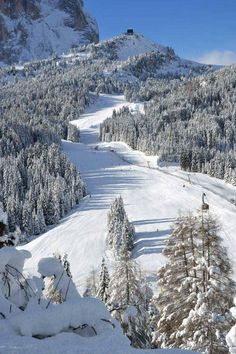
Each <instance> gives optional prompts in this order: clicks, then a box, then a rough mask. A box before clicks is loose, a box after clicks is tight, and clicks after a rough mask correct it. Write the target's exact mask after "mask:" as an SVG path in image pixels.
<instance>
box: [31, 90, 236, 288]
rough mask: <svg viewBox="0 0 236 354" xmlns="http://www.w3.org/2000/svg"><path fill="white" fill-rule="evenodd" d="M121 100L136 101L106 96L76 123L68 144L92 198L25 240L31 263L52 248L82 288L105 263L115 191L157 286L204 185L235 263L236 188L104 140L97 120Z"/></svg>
mask: <svg viewBox="0 0 236 354" xmlns="http://www.w3.org/2000/svg"><path fill="white" fill-rule="evenodd" d="M123 105H132V106H133V104H128V103H127V102H126V101H125V99H124V97H123V96H111V95H101V96H100V98H99V99H98V100H97V101H96V103H95V104H93V105H92V106H91V107H90V108H89V109H88V110H87V111H86V113H85V114H84V115H83V116H81V118H80V119H79V120H77V121H74V122H73V124H75V125H77V126H79V127H80V128H81V141H82V143H71V142H67V141H64V142H63V147H64V150H65V153H66V154H67V155H68V157H69V158H70V160H71V161H72V162H73V163H74V164H75V165H76V166H77V167H78V168H79V170H80V171H81V173H82V176H83V178H84V180H85V181H86V184H87V189H88V193H89V194H91V198H90V197H89V196H88V197H86V198H85V199H84V201H83V202H82V203H81V204H80V205H79V206H78V208H76V209H75V210H73V212H71V213H70V214H69V215H68V216H67V217H66V218H64V219H63V220H62V221H61V222H60V224H59V225H58V226H56V227H55V228H53V229H52V230H50V231H48V232H47V233H46V234H44V235H43V236H41V237H39V238H37V239H35V240H34V241H32V242H30V243H29V244H28V245H26V249H28V250H29V251H30V252H32V254H33V257H32V259H31V260H29V261H28V263H27V266H28V267H29V268H33V269H36V265H37V263H38V261H39V259H40V258H41V257H45V256H49V255H52V253H54V252H60V253H62V254H63V253H67V254H68V259H69V260H70V263H71V268H72V274H73V278H74V281H75V283H76V285H77V287H78V289H79V290H80V292H83V290H84V288H85V283H86V277H87V276H88V274H89V272H90V271H91V270H92V269H97V268H98V267H99V266H100V262H101V259H102V257H103V256H104V253H105V251H106V246H105V239H106V232H107V213H108V210H109V207H110V204H111V202H112V200H113V199H114V197H115V196H117V195H122V197H123V198H124V202H125V208H126V211H127V213H128V216H129V218H130V220H131V221H132V222H133V224H134V226H135V229H136V241H135V248H134V252H133V257H134V258H135V259H136V260H137V261H138V262H140V264H141V266H142V268H143V269H144V271H145V273H146V275H147V279H148V280H149V281H150V282H151V285H152V286H153V288H154V290H155V286H156V272H157V270H158V268H159V267H160V266H161V265H162V264H163V263H164V257H163V255H162V254H161V252H162V250H163V247H164V244H165V240H166V238H167V237H168V236H169V235H170V233H171V226H172V223H173V222H174V220H175V219H176V217H178V215H179V214H181V213H188V212H191V211H194V210H196V209H197V208H199V207H200V205H201V196H202V192H203V191H205V192H206V194H207V202H208V203H209V204H210V210H211V211H212V212H213V213H215V214H216V215H217V217H218V218H219V220H220V222H221V223H222V231H221V235H222V237H223V239H224V243H225V245H226V246H227V247H228V251H229V255H230V257H231V260H232V262H233V261H234V260H235V258H236V247H235V243H236V241H235V240H236V239H235V235H234V234H235V229H236V207H235V206H234V205H233V204H232V203H230V201H229V200H230V199H231V198H232V197H234V194H235V191H236V188H235V187H232V186H230V185H228V184H226V183H224V182H223V181H221V180H217V179H215V178H210V177H208V176H204V175H200V174H197V175H196V174H191V176H190V178H191V181H192V182H193V184H190V183H189V182H187V181H184V179H186V180H188V174H187V173H183V172H181V171H179V170H178V169H176V168H170V167H169V168H166V167H163V168H162V169H158V166H157V157H147V156H145V155H144V154H143V153H140V152H137V151H133V150H131V149H130V148H129V147H127V145H126V144H124V143H119V142H117V143H111V144H108V143H101V142H99V138H98V132H99V124H100V123H101V122H102V121H103V120H104V119H106V118H107V117H109V116H110V115H111V114H112V111H113V109H119V108H120V107H122V106H123ZM133 108H134V107H133ZM136 108H137V107H136ZM139 108H140V109H142V106H140V107H139ZM116 152H117V153H116ZM148 166H149V167H152V168H153V169H152V168H149V167H148ZM202 186H203V187H202ZM108 262H109V257H108ZM110 263H111V264H112V262H110Z"/></svg>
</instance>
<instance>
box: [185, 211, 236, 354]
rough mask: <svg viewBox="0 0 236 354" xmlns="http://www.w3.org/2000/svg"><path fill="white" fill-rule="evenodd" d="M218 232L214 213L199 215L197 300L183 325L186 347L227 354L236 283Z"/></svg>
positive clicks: (212, 353)
mask: <svg viewBox="0 0 236 354" xmlns="http://www.w3.org/2000/svg"><path fill="white" fill-rule="evenodd" d="M218 232H219V226H218V224H217V221H216V219H215V218H214V217H213V216H211V215H210V214H204V213H201V214H199V216H198V237H199V241H200V242H199V244H198V257H197V259H196V271H197V276H198V280H197V282H196V284H197V287H196V290H197V291H196V293H197V302H196V304H195V307H194V308H193V309H192V310H191V311H190V313H189V315H188V317H187V318H186V319H185V320H184V321H183V323H182V325H181V327H180V335H181V337H182V339H183V345H182V347H183V348H189V349H192V350H197V351H201V352H204V353H209V354H227V353H228V348H227V345H226V335H227V333H228V331H229V329H230V327H231V326H232V323H233V322H232V315H231V313H230V307H231V306H232V304H233V295H234V292H235V284H234V282H233V281H232V280H231V278H230V276H231V273H232V270H231V266H230V261H229V258H228V256H227V251H226V249H225V248H224V247H223V246H222V245H221V238H220V236H219V235H218Z"/></svg>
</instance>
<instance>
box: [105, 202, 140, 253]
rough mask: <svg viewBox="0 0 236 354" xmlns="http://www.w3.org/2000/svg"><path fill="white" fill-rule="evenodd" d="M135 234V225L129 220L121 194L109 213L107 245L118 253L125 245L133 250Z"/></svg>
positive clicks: (129, 249)
mask: <svg viewBox="0 0 236 354" xmlns="http://www.w3.org/2000/svg"><path fill="white" fill-rule="evenodd" d="M134 234H135V231H134V227H133V226H132V225H131V224H130V222H129V220H128V217H127V215H126V212H125V208H124V202H123V199H122V197H121V196H120V197H118V198H116V199H115V200H114V202H113V203H112V205H111V209H110V211H109V213H108V235H107V245H108V247H109V248H110V249H112V250H114V251H115V252H116V253H117V254H119V252H120V250H121V249H122V248H123V247H126V248H127V250H128V251H131V250H132V249H133V243H134Z"/></svg>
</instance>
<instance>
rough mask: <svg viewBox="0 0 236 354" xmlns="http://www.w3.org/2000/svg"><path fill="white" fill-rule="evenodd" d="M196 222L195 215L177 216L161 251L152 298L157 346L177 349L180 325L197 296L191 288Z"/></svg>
mask: <svg viewBox="0 0 236 354" xmlns="http://www.w3.org/2000/svg"><path fill="white" fill-rule="evenodd" d="M195 223H196V218H194V217H191V216H189V217H180V218H178V219H177V221H176V223H175V225H174V229H173V232H172V235H171V237H170V238H169V239H168V240H167V242H166V247H165V249H164V251H163V254H164V255H165V256H166V257H167V263H166V265H165V266H163V267H162V268H161V269H160V270H159V272H158V279H159V287H160V294H159V296H158V297H157V298H156V299H154V300H153V303H154V305H156V307H157V308H158V310H159V316H157V320H156V321H157V323H156V330H155V332H154V344H155V345H156V346H162V347H176V348H178V347H179V346H180V345H181V343H182V339H181V338H179V337H178V330H179V326H180V325H181V323H182V321H183V319H184V318H186V317H187V316H188V313H189V311H190V310H191V308H193V306H194V305H195V303H196V295H195V296H193V295H192V291H191V287H193V286H194V282H193V277H195V278H196V277H197V274H196V270H195V253H196V250H197V245H196V237H197V232H196V228H195ZM189 241H191V242H189ZM190 255H191V257H190ZM193 290H194V289H193ZM193 294H194V293H193Z"/></svg>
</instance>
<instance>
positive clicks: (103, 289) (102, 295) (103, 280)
mask: <svg viewBox="0 0 236 354" xmlns="http://www.w3.org/2000/svg"><path fill="white" fill-rule="evenodd" d="M109 283H110V277H109V273H108V269H107V266H106V263H105V258H103V259H102V265H101V272H100V278H99V287H98V291H97V297H98V298H99V299H101V300H102V301H103V302H104V303H105V304H107V302H108V300H109Z"/></svg>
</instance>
